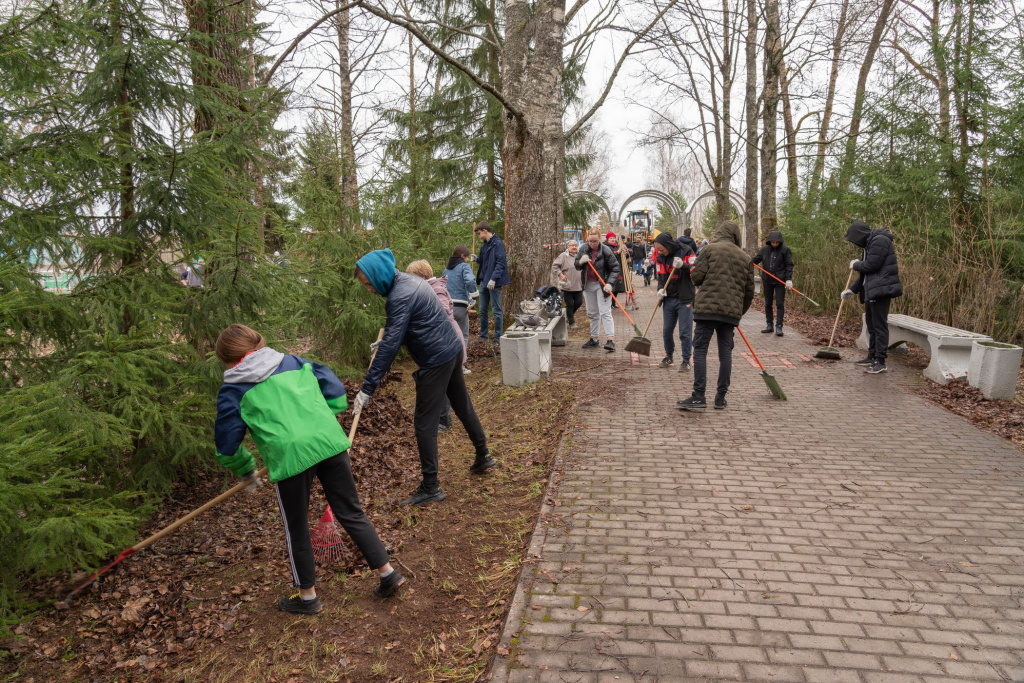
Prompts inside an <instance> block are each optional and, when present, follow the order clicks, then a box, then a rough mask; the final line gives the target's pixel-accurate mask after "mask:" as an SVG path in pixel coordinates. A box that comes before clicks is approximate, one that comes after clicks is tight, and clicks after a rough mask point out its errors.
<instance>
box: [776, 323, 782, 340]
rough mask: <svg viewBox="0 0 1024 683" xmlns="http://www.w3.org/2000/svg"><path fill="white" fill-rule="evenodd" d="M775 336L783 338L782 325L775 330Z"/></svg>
mask: <svg viewBox="0 0 1024 683" xmlns="http://www.w3.org/2000/svg"><path fill="white" fill-rule="evenodd" d="M775 336H776V337H781V336H782V325H779V326H777V327H776V328H775Z"/></svg>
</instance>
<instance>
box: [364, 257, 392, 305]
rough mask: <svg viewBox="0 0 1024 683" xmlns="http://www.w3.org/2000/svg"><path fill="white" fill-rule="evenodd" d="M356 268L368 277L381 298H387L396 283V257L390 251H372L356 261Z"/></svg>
mask: <svg viewBox="0 0 1024 683" xmlns="http://www.w3.org/2000/svg"><path fill="white" fill-rule="evenodd" d="M356 267H357V268H359V270H360V272H362V274H363V275H365V276H366V279H367V280H369V281H370V284H371V285H373V288H374V289H375V290H377V293H378V294H380V295H381V296H387V295H388V292H390V291H391V285H392V283H393V282H394V281H395V272H396V271H395V255H394V254H392V253H391V250H390V249H378V250H377V251H371V252H370V253H369V254H366V255H365V256H363V257H362V258H361V259H359V260H358V261H356Z"/></svg>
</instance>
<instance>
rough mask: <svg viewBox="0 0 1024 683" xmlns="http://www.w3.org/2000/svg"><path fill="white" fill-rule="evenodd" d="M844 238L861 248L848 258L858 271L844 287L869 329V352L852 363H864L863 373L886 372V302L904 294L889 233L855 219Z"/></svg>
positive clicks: (853, 268) (887, 335) (887, 316)
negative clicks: (854, 298) (857, 255)
mask: <svg viewBox="0 0 1024 683" xmlns="http://www.w3.org/2000/svg"><path fill="white" fill-rule="evenodd" d="M846 241H847V242H850V243H851V244H855V245H857V246H858V247H860V248H861V250H862V251H861V257H860V258H859V259H854V260H852V261H850V270H852V271H854V272H856V273H860V277H858V278H857V279H856V280H855V281H854V283H853V284H852V285H850V288H849V289H845V290H843V293H842V295H841V296H842V297H843V298H844V299H847V298H849V297H851V296H853V295H854V294H857V295H859V296H860V301H861V303H863V304H864V323H865V325H866V326H867V328H868V355H867V357H865V358H862V359H861V360H859V361H857V362H856V363H855V365H861V366H864V372H866V373H867V374H869V375H878V374H881V373H883V372H885V371H886V367H885V359H886V357H887V355H888V352H889V304H890V303H891V302H892V300H893V299H895V298H896V297H899V296H903V284H902V283H901V282H900V271H899V265H898V264H897V262H896V248H895V246H893V241H892V233H891V232H889V231H888V230H886V229H885V228H875V229H874V230H872V229H871V228H869V227H868V224H867V223H865V222H864V221H854V222H853V223H851V224H850V227H849V228H848V229H847V231H846Z"/></svg>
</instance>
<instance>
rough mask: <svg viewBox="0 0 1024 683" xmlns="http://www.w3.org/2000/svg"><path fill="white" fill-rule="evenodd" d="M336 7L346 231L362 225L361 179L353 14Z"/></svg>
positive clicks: (342, 217) (342, 224) (343, 225)
mask: <svg viewBox="0 0 1024 683" xmlns="http://www.w3.org/2000/svg"><path fill="white" fill-rule="evenodd" d="M335 6H336V9H340V11H339V12H338V14H337V15H336V16H335V17H334V29H335V32H336V33H337V35H338V81H339V90H340V96H341V112H340V114H341V131H340V140H339V143H338V146H339V149H338V151H339V155H338V156H339V161H340V171H341V203H342V211H341V215H340V216H339V221H340V226H339V227H340V228H341V229H342V230H343V231H350V230H354V229H355V228H356V227H358V226H359V178H358V176H357V170H358V169H357V168H356V146H355V133H354V129H353V125H352V66H351V59H350V53H349V29H350V27H351V16H350V14H349V10H348V9H341V8H342V7H343V4H342V1H341V0H335Z"/></svg>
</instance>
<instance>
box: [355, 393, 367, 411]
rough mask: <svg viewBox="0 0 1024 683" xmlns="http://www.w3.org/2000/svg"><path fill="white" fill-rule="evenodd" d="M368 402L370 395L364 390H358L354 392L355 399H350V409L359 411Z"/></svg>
mask: <svg viewBox="0 0 1024 683" xmlns="http://www.w3.org/2000/svg"><path fill="white" fill-rule="evenodd" d="M369 402H370V395H369V394H368V393H366V392H365V391H360V392H359V393H358V394H356V400H354V401H352V410H353V411H354V412H357V413H358V412H360V411H362V409H363V408H365V407H366V406H367V404H368V403H369Z"/></svg>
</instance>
